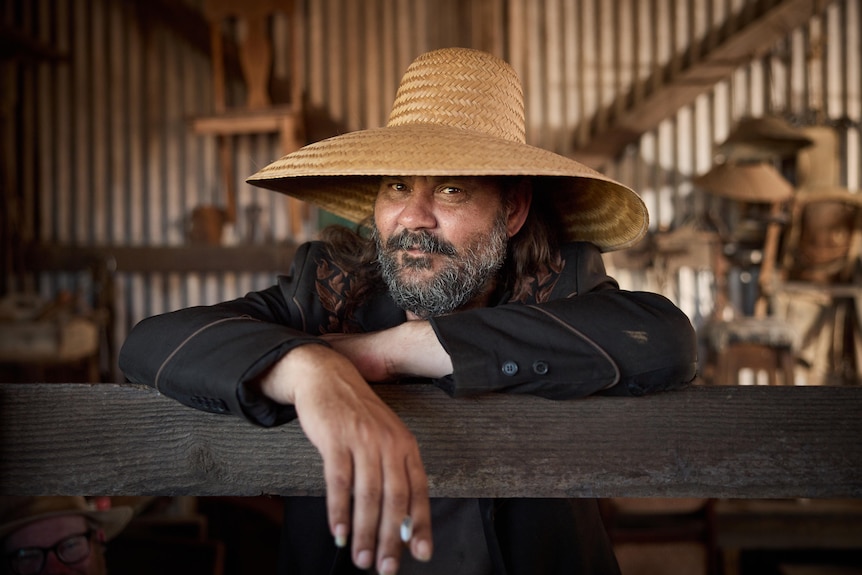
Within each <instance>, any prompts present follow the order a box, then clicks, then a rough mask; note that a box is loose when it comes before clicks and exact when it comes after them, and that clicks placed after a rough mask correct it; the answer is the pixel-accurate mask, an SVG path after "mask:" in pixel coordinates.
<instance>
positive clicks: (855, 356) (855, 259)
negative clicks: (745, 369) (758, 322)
mask: <svg viewBox="0 0 862 575" xmlns="http://www.w3.org/2000/svg"><path fill="white" fill-rule="evenodd" d="M785 245H786V248H785V250H784V257H783V259H782V274H781V278H780V281H779V282H778V283H777V285H776V287H775V290H774V291H775V301H776V303H775V307H776V309H777V312H778V313H779V314H781V315H782V316H786V317H788V318H791V319H792V320H793V321H794V322H795V323H796V324H797V325H798V328H799V332H800V342H799V345H800V350H799V354H800V357H801V358H802V359H803V360H804V363H805V365H807V366H808V368H807V372H808V373H807V379H808V380H809V382H810V383H812V384H819V383H828V382H833V381H834V382H835V383H839V382H840V383H849V384H858V383H860V382H862V309H860V302H862V287H860V282H859V279H860V272H862V266H860V255H862V193H859V192H850V191H849V190H846V189H844V188H837V187H832V186H817V187H806V188H803V189H801V190H800V192H799V194H797V197H796V200H795V202H794V207H793V217H792V220H791V225H790V228H789V230H788V233H787V237H786V240H785Z"/></svg>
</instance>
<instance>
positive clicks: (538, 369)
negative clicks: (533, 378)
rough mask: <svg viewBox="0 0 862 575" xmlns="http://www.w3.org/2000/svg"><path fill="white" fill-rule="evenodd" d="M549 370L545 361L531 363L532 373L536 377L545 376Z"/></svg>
mask: <svg viewBox="0 0 862 575" xmlns="http://www.w3.org/2000/svg"><path fill="white" fill-rule="evenodd" d="M549 369H550V366H548V362H547V361H541V360H539V361H536V362H533V373H535V374H537V375H545V374H546V373H548V370H549Z"/></svg>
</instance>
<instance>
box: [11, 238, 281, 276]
mask: <svg viewBox="0 0 862 575" xmlns="http://www.w3.org/2000/svg"><path fill="white" fill-rule="evenodd" d="M24 253H25V258H24V261H25V262H26V264H25V265H26V266H27V268H28V270H29V271H74V270H83V269H88V268H91V267H92V266H94V265H98V266H101V265H106V266H108V267H109V268H111V269H113V270H116V271H118V272H138V273H171V272H199V273H200V272H273V273H279V272H286V271H287V270H288V268H289V267H290V263H291V262H292V261H293V256H294V254H295V253H296V245H295V244H292V243H290V244H267V245H237V246H212V245H184V246H70V245H59V244H41V245H34V246H31V247H30V248H27V249H25V250H24Z"/></svg>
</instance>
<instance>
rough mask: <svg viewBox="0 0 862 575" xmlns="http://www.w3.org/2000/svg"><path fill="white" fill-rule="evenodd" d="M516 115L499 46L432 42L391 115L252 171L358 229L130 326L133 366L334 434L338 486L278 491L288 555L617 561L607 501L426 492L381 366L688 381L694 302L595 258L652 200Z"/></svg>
mask: <svg viewBox="0 0 862 575" xmlns="http://www.w3.org/2000/svg"><path fill="white" fill-rule="evenodd" d="M524 135H525V122H524V106H523V98H522V92H521V86H520V81H519V80H518V78H517V75H516V74H515V72H514V70H513V69H512V68H511V67H510V66H509V65H508V64H507V63H505V62H504V61H502V60H500V59H498V58H496V57H494V56H492V55H490V54H487V53H485V52H480V51H476V50H467V49H460V48H456V49H444V50H437V51H434V52H430V53H427V54H424V55H422V56H420V57H419V58H417V59H416V60H415V61H414V62H413V64H411V66H410V68H409V69H408V70H407V72H406V73H405V75H404V78H403V79H402V82H401V85H400V87H399V91H398V94H397V95H396V100H395V103H394V105H393V108H392V113H391V115H390V118H389V121H388V123H387V126H386V127H384V128H379V129H373V130H363V131H359V132H353V133H349V134H345V135H342V136H338V137H335V138H331V139H329V140H323V141H321V142H317V143H314V144H311V145H308V146H305V147H304V148H302V149H300V150H298V151H297V152H294V153H292V154H289V155H287V156H285V157H284V158H281V159H280V160H278V161H276V162H273V163H272V164H270V165H269V166H267V167H265V168H264V169H262V170H261V171H260V172H258V173H257V174H255V175H253V176H252V177H251V178H249V182H250V183H252V184H255V185H259V186H262V187H266V188H270V189H273V190H276V191H279V192H283V193H286V194H289V195H291V196H294V197H297V198H300V199H302V200H305V201H308V202H312V203H315V204H317V205H319V206H321V207H323V208H325V209H327V210H329V211H330V212H333V213H335V214H336V215H340V216H343V217H345V218H347V219H349V220H351V221H354V222H356V223H359V224H361V225H360V227H359V228H358V230H357V231H351V230H347V229H345V228H335V229H329V230H326V231H325V233H324V235H323V236H322V240H321V241H314V242H309V243H306V244H304V245H302V246H300V247H299V248H298V250H297V253H296V257H295V260H294V263H293V266H292V268H291V271H290V273H289V274H288V275H286V276H283V277H280V278H279V279H278V282H277V284H276V285H275V286H273V287H272V288H270V289H267V290H264V291H261V292H256V293H251V294H248V295H247V296H245V297H243V298H239V299H237V300H234V301H231V302H225V303H222V304H218V305H214V306H208V307H197V308H192V309H186V310H179V311H176V312H172V313H169V314H165V315H162V316H157V317H154V318H149V319H146V320H144V321H143V322H141V323H140V324H138V326H136V328H135V329H134V330H132V332H131V334H130V335H129V337H128V339H127V341H126V343H125V344H124V346H123V349H122V352H121V357H120V362H121V367H122V369H123V370H124V372H125V373H126V375H127V377H128V378H129V379H130V380H131V381H133V382H137V383H144V384H148V385H152V386H154V387H156V388H157V389H159V390H160V391H161V392H162V393H164V394H166V395H168V396H171V397H173V398H175V399H177V400H178V401H180V402H182V403H184V404H186V405H189V406H192V407H195V408H198V409H205V410H209V411H216V412H229V413H234V414H237V415H240V416H242V417H245V418H247V419H248V420H250V421H251V422H253V423H255V424H258V425H264V426H272V425H279V424H282V423H285V422H287V421H291V420H293V419H295V418H298V419H299V423H300V424H301V426H302V429H303V431H304V432H305V434H306V435H307V436H308V438H309V440H310V441H311V442H312V444H314V446H315V447H316V448H317V449H318V450H319V451H320V453H321V456H322V458H323V463H324V474H325V480H326V498H325V500H324V499H322V498H285V520H284V529H283V537H282V549H281V558H282V561H281V567H280V569H281V572H283V573H321V572H323V573H353V572H359V570H367V569H376V570H377V572H379V573H382V574H393V573H396V572H400V573H446V574H450V573H468V574H477V575H479V574H481V575H485V574H491V573H498V574H503V573H507V574H514V573H529V574H541V573H573V572H576V573H581V572H583V573H617V572H618V567H617V564H616V560H615V558H614V554H613V550H612V548H611V546H610V543H609V541H608V539H607V536H606V533H605V532H604V529H603V526H602V524H601V519H600V516H599V513H598V507H597V505H596V502H595V501H593V500H585V499H578V500H541V499H508V500H475V499H456V500H447V499H433V500H430V499H429V496H428V483H427V478H426V475H425V470H424V468H423V465H422V460H421V457H420V453H419V447H418V445H417V442H416V440H415V438H414V437H413V435H412V434H411V433H410V431H409V430H408V429H407V427H406V426H405V425H404V424H403V422H402V421H401V420H400V419H399V418H398V416H397V415H396V414H395V413H394V412H393V411H392V410H391V409H390V408H389V407H388V406H386V405H385V404H384V403H383V402H382V401H381V400H380V399H379V398H378V397H377V395H376V394H375V393H374V391H373V390H372V388H371V387H370V386H369V382H381V381H399V380H400V379H401V378H405V377H410V378H415V377H420V378H429V379H430V380H431V381H432V382H433V383H435V384H436V385H438V386H439V387H441V388H442V389H444V390H445V391H446V392H447V393H449V394H451V395H453V396H464V395H469V394H478V393H488V392H506V393H530V394H536V395H541V396H544V397H548V398H553V399H571V398H577V397H583V396H586V395H590V394H593V393H605V394H618V395H642V394H644V393H647V392H654V391H659V390H664V389H670V388H678V387H681V386H683V385H685V384H687V383H688V382H690V381H691V380H692V379H693V378H694V375H695V366H696V351H695V349H696V347H695V337H694V331H693V329H692V326H691V323H690V322H689V320H688V318H686V317H685V315H684V314H682V312H681V311H680V310H679V309H677V308H676V307H675V306H674V305H673V304H672V303H671V302H670V301H668V300H667V299H666V298H664V297H662V296H659V295H657V294H651V293H644V292H625V291H622V290H620V289H619V286H618V284H617V283H616V281H614V280H613V279H612V278H610V277H609V276H607V274H606V273H605V270H604V266H603V263H602V258H601V252H602V251H609V250H614V249H621V248H624V247H628V246H631V245H633V244H634V243H636V242H637V241H638V240H639V239H640V238H641V237H643V235H644V233H645V232H646V230H647V225H648V217H647V211H646V207H645V206H644V204H643V202H642V201H641V199H640V198H639V196H638V195H637V194H636V193H635V192H633V191H632V190H630V189H628V188H627V187H625V186H623V185H622V184H620V183H618V182H615V181H613V180H611V179H610V178H607V177H606V176H604V175H602V174H600V173H598V172H595V171H593V170H591V169H589V168H587V167H585V166H583V165H581V164H579V163H577V162H574V161H572V160H570V159H568V158H564V157H562V156H559V155H557V154H554V153H551V152H548V151H546V150H541V149H539V148H535V147H531V146H528V145H527V144H526V143H525V141H524ZM609 424H610V422H609ZM432 526H433V528H432ZM402 539H403V541H404V543H402ZM405 544H406V547H407V549H408V551H409V553H406V554H404V556H403V557H402V549H403V547H404V545H405Z"/></svg>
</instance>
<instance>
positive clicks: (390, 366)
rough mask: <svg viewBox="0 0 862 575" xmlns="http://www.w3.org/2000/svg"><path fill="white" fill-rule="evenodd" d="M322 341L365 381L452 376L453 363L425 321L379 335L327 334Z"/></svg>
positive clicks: (412, 322) (415, 322)
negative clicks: (346, 360) (347, 362)
mask: <svg viewBox="0 0 862 575" xmlns="http://www.w3.org/2000/svg"><path fill="white" fill-rule="evenodd" d="M323 339H325V340H326V341H327V342H328V343H329V344H330V345H331V346H332V347H333V348H334V349H335V350H337V351H338V352H340V353H341V354H342V355H343V356H345V357H346V358H347V359H349V360H350V361H351V363H353V365H354V366H356V368H357V369H358V370H359V373H360V374H361V375H362V377H364V378H365V380H366V381H376V382H380V381H389V380H392V379H396V378H398V377H404V376H411V377H431V378H438V377H443V376H445V375H448V374H450V373H452V359H451V358H450V357H449V354H448V353H446V350H445V349H444V348H443V345H442V344H441V343H440V340H438V339H437V335H436V334H435V333H434V330H433V329H432V328H431V324H430V323H428V322H427V321H424V320H414V321H408V322H405V323H403V324H401V325H398V326H396V327H393V328H390V329H386V330H383V331H378V332H371V333H359V334H340V333H338V334H327V335H325V336H323Z"/></svg>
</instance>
